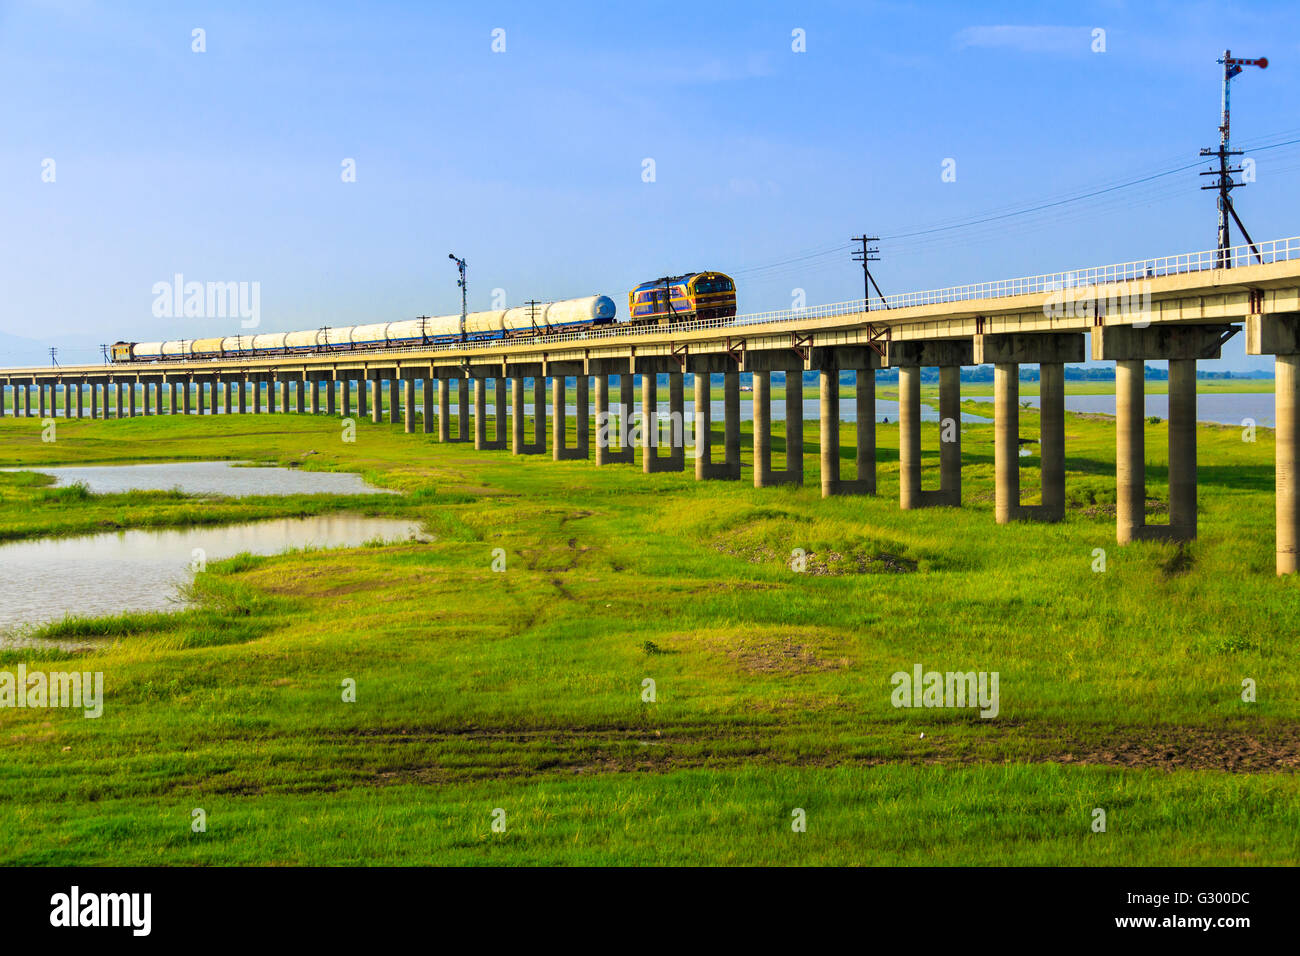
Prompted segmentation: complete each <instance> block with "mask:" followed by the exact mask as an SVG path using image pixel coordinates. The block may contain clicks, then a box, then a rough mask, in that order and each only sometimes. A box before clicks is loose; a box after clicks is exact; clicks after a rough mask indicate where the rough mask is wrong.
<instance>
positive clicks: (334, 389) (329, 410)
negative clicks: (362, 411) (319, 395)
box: [325, 378, 339, 417]
mask: <svg viewBox="0 0 1300 956" xmlns="http://www.w3.org/2000/svg"><path fill="white" fill-rule="evenodd" d="M338 413H339V398H338V382H337V380H335V379H334V378H327V379H326V380H325V414H326V415H329V416H331V417H332V416H334V415H337V414H338Z"/></svg>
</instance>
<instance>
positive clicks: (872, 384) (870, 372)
mask: <svg viewBox="0 0 1300 956" xmlns="http://www.w3.org/2000/svg"><path fill="white" fill-rule="evenodd" d="M855 375H856V381H855V383H854V386H853V388H854V400H855V401H856V403H857V414H858V421H857V442H858V447H857V465H858V477H857V479H856V484H855V485H854V486H852V487H846V489H845V490H851V491H854V492H856V493H859V494H864V495H874V494H875V493H876V370H875V369H874V368H860V369H858V370H857V372H856V373H855ZM841 485H844V486H847V482H843V481H842V482H841Z"/></svg>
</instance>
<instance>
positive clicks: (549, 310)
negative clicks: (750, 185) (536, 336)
mask: <svg viewBox="0 0 1300 956" xmlns="http://www.w3.org/2000/svg"><path fill="white" fill-rule="evenodd" d="M616 311H617V307H616V306H615V305H614V300H613V299H611V298H610V297H609V296H607V295H589V296H585V297H583V298H581V299H564V300H562V301H560V302H546V303H540V304H538V305H537V306H536V307H535V308H530V307H529V306H517V307H515V308H513V309H509V310H508V311H507V312H506V315H505V322H504V326H505V330H506V331H507V332H531V331H532V330H533V326H534V325H536V327H537V328H538V329H542V330H545V329H547V328H556V327H559V326H566V325H578V324H582V325H587V324H590V325H603V324H605V323H607V322H613V321H614V315H615V312H616Z"/></svg>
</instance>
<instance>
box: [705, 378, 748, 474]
mask: <svg viewBox="0 0 1300 956" xmlns="http://www.w3.org/2000/svg"><path fill="white" fill-rule="evenodd" d="M728 361H730V360H728ZM723 376H724V378H723V402H722V405H723V460H722V461H720V462H715V461H714V460H713V449H712V444H713V408H712V406H713V377H712V374H711V373H710V372H708V371H697V372H696V373H695V383H694V384H695V446H696V447H695V479H696V480H697V481H704V480H706V479H733V480H734V479H736V478H739V477H740V454H739V452H740V434H739V427H738V426H739V417H740V416H739V399H740V373H739V372H736V371H734V370H731V371H727V372H724V373H723ZM733 376H734V378H735V383H734V384H735V399H736V406H737V407H736V409H735V411H736V413H737V414H735V415H734V418H735V419H736V421H735V423H734V424H735V425H736V426H737V427H736V435H735V436H734V437H735V445H734V454H733V444H732V440H731V439H732V437H733V436H732V435H731V428H730V426H731V425H732V418H733V415H732V414H731V413H732V408H731V404H732V402H731V394H730V392H731V386H732V384H733V383H732V377H733Z"/></svg>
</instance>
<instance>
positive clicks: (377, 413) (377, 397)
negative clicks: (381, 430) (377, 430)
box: [370, 376, 384, 425]
mask: <svg viewBox="0 0 1300 956" xmlns="http://www.w3.org/2000/svg"><path fill="white" fill-rule="evenodd" d="M370 421H371V423H372V424H375V425H381V424H383V421H384V383H383V382H382V381H380V379H379V377H378V376H375V377H374V378H372V379H370Z"/></svg>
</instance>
